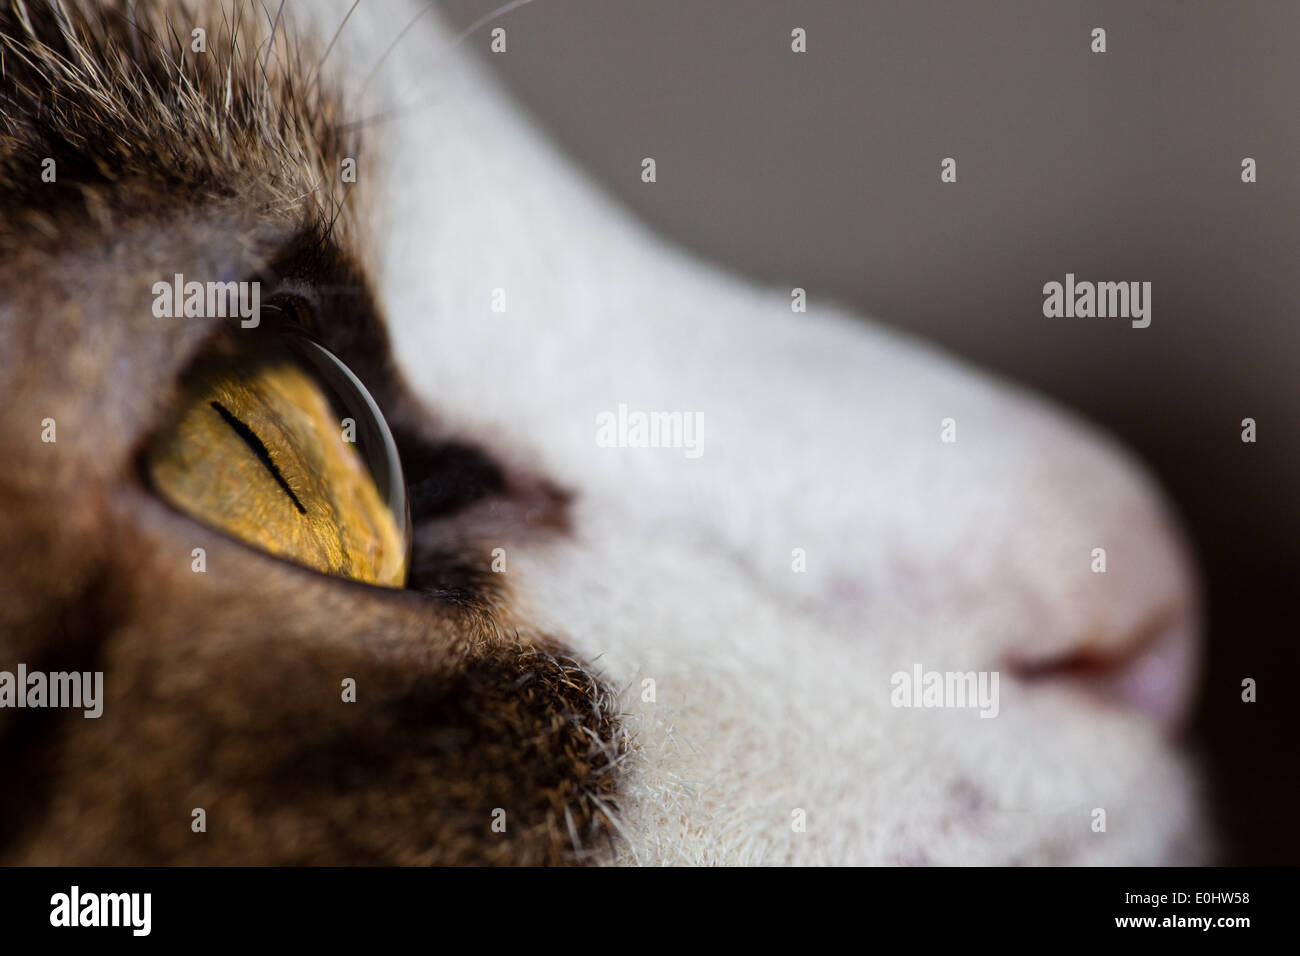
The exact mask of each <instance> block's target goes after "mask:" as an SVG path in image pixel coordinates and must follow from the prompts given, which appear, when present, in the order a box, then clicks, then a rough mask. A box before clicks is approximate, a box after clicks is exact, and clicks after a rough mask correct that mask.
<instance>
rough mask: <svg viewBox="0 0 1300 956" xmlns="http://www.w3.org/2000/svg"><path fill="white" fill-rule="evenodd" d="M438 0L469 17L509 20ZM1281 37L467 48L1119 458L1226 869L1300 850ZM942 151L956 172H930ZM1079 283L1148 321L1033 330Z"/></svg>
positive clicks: (567, 37)
mask: <svg viewBox="0 0 1300 956" xmlns="http://www.w3.org/2000/svg"><path fill="white" fill-rule="evenodd" d="M438 5H439V6H440V7H441V8H442V9H443V11H444V13H445V15H446V17H447V19H448V20H449V21H450V22H451V23H452V24H453V25H454V26H458V27H466V26H468V25H469V24H471V23H473V22H474V21H475V20H477V19H478V18H479V17H481V16H482V15H484V14H485V13H488V12H489V11H490V10H491V9H492V8H493V7H494V6H496V3H495V2H494V0H440V2H439V4H438ZM494 26H504V27H505V28H506V30H507V34H508V52H507V53H506V54H504V55H494V54H490V53H489V52H488V42H489V39H490V37H489V32H490V30H491V28H492V27H494ZM795 27H802V28H804V29H805V30H806V31H807V46H808V50H807V53H804V54H795V53H792V52H791V49H790V42H791V40H790V31H791V30H792V29H793V28H795ZM1094 27H1103V28H1105V30H1106V33H1107V48H1108V49H1107V52H1106V53H1105V54H1094V53H1092V52H1091V50H1090V43H1091V37H1090V33H1091V30H1092V29H1093V28H1094ZM1297 37H1300V4H1297V3H1295V2H1293V0H1278V2H1259V0H1252V2H1241V3H1222V2H1220V3H1198V2H1152V0H1144V2H1142V3H1132V2H1097V3H1069V4H1044V3H1041V2H1028V0H1026V2H1019V3H1010V2H1000V3H988V2H982V3H972V2H969V0H967V2H955V0H954V2H898V0H896V2H887V3H886V2H855V3H850V2H839V3H832V2H826V0H815V2H809V0H800V2H798V3H791V2H785V3H780V2H776V0H725V2H724V0H650V2H645V0H643V2H631V0H535V2H533V3H530V4H528V5H526V6H523V7H521V8H518V9H516V10H513V11H511V12H509V13H507V14H506V15H505V16H503V17H502V18H501V19H499V20H497V21H494V22H493V23H492V24H491V25H489V26H486V27H484V28H483V29H481V30H479V31H478V32H476V33H475V34H474V35H473V36H472V37H471V38H470V39H469V40H467V41H466V42H467V43H468V44H469V45H471V46H473V47H474V48H475V49H477V50H478V51H479V52H480V54H481V58H482V59H483V61H484V62H485V63H486V64H487V65H488V67H489V68H490V69H491V70H492V71H493V72H494V73H496V74H497V75H498V76H499V77H500V78H501V80H502V81H503V82H504V83H505V84H506V85H507V86H508V87H509V88H510V89H511V90H512V91H513V92H514V93H515V95H516V96H517V97H518V98H519V99H520V100H521V101H522V102H523V103H524V104H526V105H527V106H528V107H530V108H531V110H532V111H533V113H534V115H535V116H536V117H537V118H538V120H539V122H540V123H541V124H542V125H543V126H544V127H545V128H546V129H547V130H548V131H549V133H550V134H551V136H552V137H553V139H554V140H555V141H556V142H557V143H558V144H559V145H560V146H561V148H563V149H564V150H565V151H567V152H568V153H569V154H570V155H571V156H572V157H573V158H574V159H576V160H577V162H578V163H579V164H580V165H581V166H582V167H584V168H585V169H586V170H588V171H589V172H590V173H591V175H592V176H593V177H594V178H595V179H597V180H598V181H600V182H601V183H603V184H604V186H605V187H606V189H607V190H608V191H609V192H611V193H613V194H614V195H616V196H617V197H619V199H621V200H622V201H623V202H624V203H626V204H627V205H628V206H630V207H631V208H632V209H634V210H635V211H636V212H637V213H638V214H639V215H640V216H641V217H642V218H643V219H644V220H645V221H646V222H647V223H649V224H650V225H651V226H653V227H655V228H656V229H658V230H659V231H660V232H662V233H663V234H664V235H667V236H669V237H671V238H673V239H675V240H677V241H678V242H680V243H681V244H683V245H684V246H686V247H688V248H690V249H692V250H695V251H696V252H698V253H699V254H700V255H701V256H704V257H707V258H709V259H712V260H715V261H717V262H720V263H723V264H726V265H728V266H731V267H733V268H734V269H736V270H738V271H740V272H744V273H748V274H750V275H753V276H756V277H758V278H760V279H764V280H770V281H772V282H774V283H780V284H782V285H786V286H796V285H797V286H803V287H805V288H806V289H807V290H808V293H809V297H810V307H815V304H816V302H817V300H818V299H821V300H823V301H824V300H827V299H837V300H839V301H842V302H844V303H845V304H848V305H850V306H853V307H854V308H856V309H858V310H860V311H862V312H864V313H867V314H869V315H870V316H872V317H873V318H875V319H876V320H878V321H880V322H883V323H886V324H889V325H894V326H897V327H899V328H903V329H907V330H909V331H911V332H913V333H916V334H918V335H921V336H923V337H925V338H927V339H929V340H931V341H932V342H935V343H937V344H939V345H941V346H942V347H944V348H946V349H948V350H950V351H952V352H954V353H957V354H959V355H961V356H964V357H966V358H967V359H969V360H971V361H973V362H975V363H977V364H979V365H982V366H985V367H987V368H990V369H995V370H997V371H1000V372H1002V373H1004V374H1005V375H1007V376H1009V377H1011V378H1013V379H1016V380H1018V381H1020V382H1022V383H1025V384H1027V385H1030V386H1032V387H1034V388H1036V389H1038V390H1039V391H1041V392H1043V393H1046V394H1048V395H1050V396H1052V397H1054V398H1055V399H1056V400H1058V401H1059V402H1060V403H1062V404H1064V405H1067V406H1069V407H1071V408H1073V409H1075V410H1076V411H1078V412H1080V413H1082V414H1083V415H1085V416H1087V417H1089V418H1092V419H1094V420H1096V421H1098V422H1100V423H1102V424H1103V425H1105V426H1107V427H1108V428H1110V429H1111V430H1112V431H1114V432H1116V433H1117V434H1119V435H1120V436H1121V437H1122V438H1124V439H1125V440H1127V442H1128V443H1129V444H1130V445H1132V446H1133V447H1134V448H1136V449H1137V451H1138V452H1139V453H1140V454H1141V455H1142V456H1143V457H1144V458H1145V459H1146V460H1147V461H1148V462H1150V463H1151V465H1152V466H1153V467H1154V469H1155V470H1156V472H1157V473H1158V474H1159V475H1160V477H1161V478H1162V480H1163V481H1164V483H1165V484H1166V486H1167V487H1168V488H1169V490H1170V491H1171V493H1172V494H1173V496H1174V498H1175V500H1176V501H1177V502H1178V504H1179V506H1180V508H1181V509H1182V511H1183V514H1184V516H1185V518H1186V521H1187V523H1188V526H1189V528H1190V531H1191V535H1192V537H1193V539H1194V541H1195V543H1196V545H1197V547H1198V550H1199V553H1200V557H1201V562H1202V565H1203V569H1204V571H1205V574H1206V578H1207V581H1208V587H1209V612H1210V626H1211V635H1210V636H1211V646H1210V650H1209V660H1208V667H1207V670H1206V674H1205V678H1204V680H1203V682H1202V704H1201V707H1200V711H1199V713H1198V716H1197V724H1196V729H1197V735H1198V741H1199V744H1200V746H1201V747H1202V749H1203V750H1204V752H1205V755H1206V760H1207V766H1208V768H1209V772H1210V779H1211V784H1212V793H1213V797H1214V805H1215V808H1216V814H1217V817H1218V823H1219V827H1220V829H1221V831H1222V833H1223V836H1224V844H1225V850H1224V856H1223V861H1224V862H1286V863H1297V862H1300V827H1297V825H1296V824H1295V822H1294V810H1295V807H1296V806H1300V768H1298V763H1300V762H1298V761H1297V759H1296V754H1297V743H1296V733H1297V731H1300V726H1298V725H1297V720H1296V715H1297V713H1300V705H1297V703H1296V701H1295V698H1294V692H1295V686H1296V675H1297V668H1300V655H1297V651H1296V645H1297V638H1300V628H1297V625H1296V623H1295V617H1294V611H1295V602H1294V600H1293V592H1294V590H1295V588H1296V583H1295V576H1296V571H1297V568H1300V560H1298V558H1300V548H1298V547H1297V544H1296V542H1297V540H1300V505H1298V503H1297V496H1296V494H1295V489H1296V488H1297V487H1300V444H1298V443H1297V441H1296V424H1297V418H1298V417H1300V416H1298V413H1300V385H1298V384H1297V381H1298V378H1297V357H1298V356H1300V323H1297V303H1300V270H1297V264H1298V263H1300V215H1298V214H1300V110H1298V108H1297V92H1298V91H1300V56H1297V55H1296V52H1295V51H1296V41H1297ZM643 156H654V157H655V159H656V161H657V164H658V182H657V183H656V184H655V186H654V187H653V188H647V187H646V186H645V185H643V184H642V183H641V181H640V160H641V158H642V157H643ZM949 156H951V157H953V158H955V159H956V160H957V183H956V184H955V185H948V184H943V183H941V182H940V180H939V172H940V168H939V166H940V161H941V160H942V159H943V158H944V157H949ZM1247 156H1249V157H1253V158H1254V159H1255V160H1256V161H1257V163H1258V181H1257V182H1256V183H1254V184H1251V185H1246V184H1243V183H1242V182H1241V161H1242V159H1243V158H1244V157H1247ZM1066 272H1073V273H1075V274H1076V276H1077V277H1078V278H1080V279H1089V278H1090V279H1094V280H1103V279H1104V280H1142V281H1150V282H1151V283H1152V284H1153V292H1152V304H1153V312H1152V316H1153V318H1152V324H1151V327H1150V328H1148V329H1145V330H1136V329H1131V328H1130V327H1129V325H1128V323H1127V322H1124V321H1122V320H1114V319H1057V320H1051V319H1047V318H1044V316H1043V314H1042V305H1043V295H1042V286H1043V283H1045V282H1048V281H1051V280H1056V281H1061V280H1063V278H1064V276H1065V273H1066ZM1247 416H1250V417H1253V418H1255V419H1256V420H1257V421H1258V423H1259V441H1258V443H1257V444H1254V445H1246V444H1242V442H1241V441H1240V422H1241V419H1242V418H1244V417H1247ZM1247 676H1250V677H1254V678H1255V679H1256V680H1257V681H1258V682H1259V702H1258V703H1256V704H1254V705H1246V704H1243V703H1241V702H1240V697H1239V695H1240V682H1241V679H1242V678H1243V677H1247Z"/></svg>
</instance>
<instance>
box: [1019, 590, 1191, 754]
mask: <svg viewBox="0 0 1300 956" xmlns="http://www.w3.org/2000/svg"><path fill="white" fill-rule="evenodd" d="M1197 630H1198V629H1197V626H1196V624H1195V623H1194V620H1193V615H1192V614H1190V613H1187V612H1181V613H1178V614H1177V615H1176V616H1175V617H1173V618H1169V617H1165V618H1164V619H1157V620H1156V621H1155V622H1154V623H1153V624H1152V625H1151V626H1148V627H1145V628H1143V629H1141V630H1138V631H1135V632H1134V633H1132V634H1131V635H1130V636H1128V637H1127V638H1126V639H1125V640H1123V641H1122V642H1118V643H1111V644H1109V646H1107V647H1105V648H1097V647H1096V646H1095V645H1088V644H1084V645H1082V646H1080V647H1078V648H1077V649H1075V650H1071V651H1069V652H1066V653H1065V654H1062V655H1060V656H1057V657H1054V658H1051V659H1048V660H1041V661H1033V662H1027V661H1018V660H1016V659H1015V658H1014V657H1013V658H1012V660H1011V667H1010V670H1011V673H1012V674H1014V675H1015V676H1016V677H1017V678H1019V679H1021V680H1023V681H1025V682H1026V683H1027V684H1029V685H1031V686H1033V685H1043V684H1058V685H1065V686H1070V687H1073V688H1074V689H1076V690H1078V691H1079V692H1081V693H1084V694H1087V695H1089V696H1091V697H1093V698H1096V699H1098V700H1101V701H1104V702H1107V703H1110V704H1114V705H1116V706H1120V707H1127V708H1130V709H1133V710H1135V711H1138V712H1140V713H1142V714H1145V715H1147V716H1148V717H1150V718H1151V719H1152V720H1154V721H1156V722H1157V723H1158V724H1159V725H1160V726H1161V727H1162V728H1164V729H1166V730H1168V731H1170V732H1175V731H1177V730H1179V729H1181V727H1182V726H1183V724H1184V723H1185V722H1186V719H1187V717H1188V714H1189V711H1190V709H1191V704H1192V698H1193V689H1194V688H1193V684H1194V681H1195V676H1196V660H1197V653H1196V652H1197V645H1198V634H1197Z"/></svg>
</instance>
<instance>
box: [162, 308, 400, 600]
mask: <svg viewBox="0 0 1300 956" xmlns="http://www.w3.org/2000/svg"><path fill="white" fill-rule="evenodd" d="M145 468H146V471H147V472H148V474H149V476H150V478H151V480H152V481H153V484H154V487H155V488H156V489H157V490H158V493H159V494H161V495H162V497H163V498H165V499H166V500H167V501H169V502H171V504H173V505H174V506H175V507H177V508H179V509H181V510H182V511H185V512H187V513H188V514H190V515H191V516H192V517H194V518H197V519H198V520H200V521H203V522H204V523H206V524H210V525H213V526H215V527H217V528H220V529H221V530H223V531H226V532H227V533H229V534H231V535H233V536H235V537H237V538H239V539H241V540H243V541H245V542H247V543H248V544H251V545H254V546H256V547H258V548H261V549H262V550H264V551H267V552H269V553H271V554H274V555H276V556H278V557H281V558H284V559H286V560H288V561H294V562H296V563H298V564H301V565H305V566H306V567H309V568H314V569H316V570H318V571H323V572H325V573H327V574H335V575H339V576H341V577H346V578H352V579H354V580H357V581H364V582H366V583H369V584H379V585H385V586H387V587H401V586H402V585H403V584H404V583H405V581H406V566H407V560H408V556H409V552H410V533H409V522H408V518H407V506H406V493H405V486H404V484H403V481H402V473H401V466H400V464H399V462H398V457H397V449H396V446H395V445H394V443H393V438H392V435H391V434H390V433H389V431H388V426H387V425H386V424H385V423H384V419H383V416H382V415H381V414H380V412H379V408H378V407H377V406H376V405H375V403H374V400H373V399H372V398H371V397H370V394H369V393H368V392H367V391H366V389H365V387H364V386H363V385H362V384H361V382H360V381H358V380H357V377H356V376H355V375H353V374H352V372H351V371H350V370H349V369H348V368H347V367H346V366H345V365H344V364H343V363H342V362H340V361H339V360H338V359H337V358H335V357H334V356H333V355H332V354H331V353H330V352H328V351H326V350H325V349H324V348H322V347H321V346H319V345H317V344H316V343H315V342H312V341H311V340H309V339H307V338H305V337H303V336H300V335H297V334H295V333H292V332H288V331H282V332H273V331H269V330H268V331H258V332H246V331H241V332H240V333H236V334H233V335H232V336H231V337H230V341H227V342H225V343H223V344H222V346H221V347H220V348H219V349H218V350H214V352H213V353H212V354H210V355H208V356H206V357H204V358H203V359H201V360H200V361H199V362H198V363H197V364H196V365H195V366H194V367H193V368H192V369H191V370H190V372H189V373H188V374H187V376H186V378H185V380H184V381H183V382H182V397H181V401H180V404H179V406H178V407H177V409H176V411H175V413H174V414H173V415H172V417H171V419H170V420H169V422H168V423H167V425H166V426H164V428H163V429H162V430H161V431H159V432H158V433H157V434H156V435H155V436H154V437H153V439H152V440H151V441H150V443H149V446H148V448H147V450H146V452H145Z"/></svg>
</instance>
